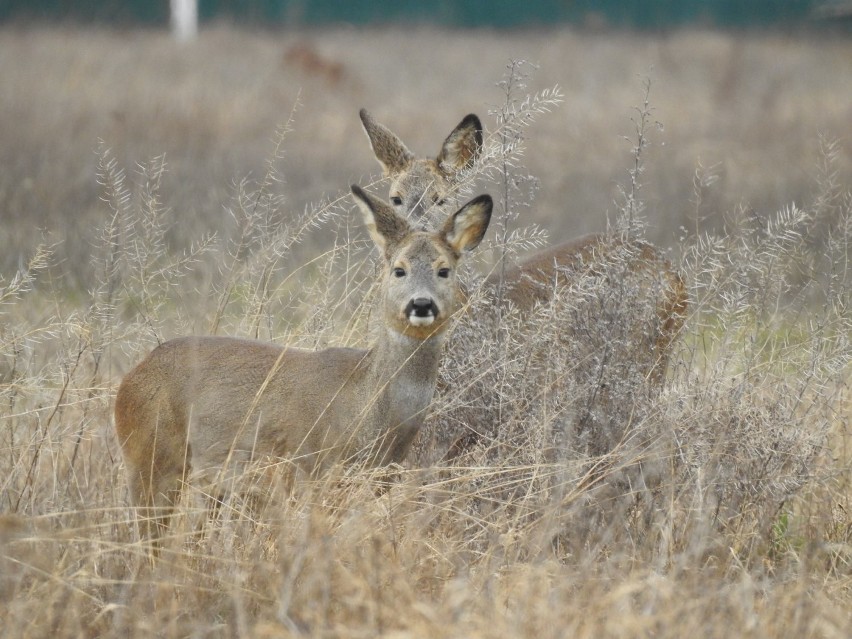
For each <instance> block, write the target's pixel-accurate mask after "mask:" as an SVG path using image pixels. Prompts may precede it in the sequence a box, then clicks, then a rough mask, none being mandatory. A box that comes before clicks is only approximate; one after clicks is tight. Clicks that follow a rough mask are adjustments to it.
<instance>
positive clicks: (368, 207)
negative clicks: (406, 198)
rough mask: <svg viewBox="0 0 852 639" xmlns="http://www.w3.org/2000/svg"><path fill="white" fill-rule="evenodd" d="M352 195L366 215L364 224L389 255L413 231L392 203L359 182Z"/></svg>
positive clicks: (379, 245) (384, 253)
mask: <svg viewBox="0 0 852 639" xmlns="http://www.w3.org/2000/svg"><path fill="white" fill-rule="evenodd" d="M351 188H352V195H354V196H355V203H356V204H357V205H358V208H360V209H361V214H362V215H363V216H364V224H365V225H366V226H367V230H368V231H369V232H370V237H372V238H373V242H375V243H376V246H378V247H379V250H380V251H382V254H383V255H384V256H385V257H387V256H389V255H390V254H391V252H392V251H393V247H394V246H396V245H397V244H398V243H399V242H400V241H401V240H402V239H403V238H404V237H405V236H406V235H408V234H409V233H411V227H410V226H409V224H408V222H406V221H405V219H404V218H402V217H400V216H399V215H397V214H396V212H395V211H394V210H393V208H392V207H391V205H390V204H388V203H387V202H385V201H384V200H380V199H379V198H377V197H375V196H373V195H370V194H369V193H367V192H366V191H365V190H364V189H362V188H361V187H360V186H358V185H357V184H353V185H352V187H351Z"/></svg>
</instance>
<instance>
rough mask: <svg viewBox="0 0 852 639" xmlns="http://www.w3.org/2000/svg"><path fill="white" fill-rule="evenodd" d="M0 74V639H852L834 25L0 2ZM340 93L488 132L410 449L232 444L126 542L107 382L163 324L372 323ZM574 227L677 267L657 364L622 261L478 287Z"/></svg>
mask: <svg viewBox="0 0 852 639" xmlns="http://www.w3.org/2000/svg"><path fill="white" fill-rule="evenodd" d="M0 78H2V81H0V167H2V171H0V636H2V637H16V638H17V637H22V638H23V637H57V638H63V637H104V638H107V637H123V638H126V637H137V636H160V637H230V636H240V637H379V636H388V637H395V638H400V639H402V638H404V637H501V638H502V637H537V638H539V639H544V638H549V637H554V638H555V637H576V638H578V639H579V638H583V637H590V638H591V637H594V638H602V637H613V638H615V637H617V638H622V637H672V638H675V637H677V638H682V637H685V636H693V637H719V638H722V637H725V638H727V637H754V638H763V637H766V638H773V639H775V638H781V637H789V638H791V639H793V638H796V639H799V638H803V637H814V638H816V637H820V638H822V637H825V638H834V637H837V638H842V637H848V636H850V632H852V612H850V611H852V450H850V446H852V439H850V437H852V434H850V426H849V417H850V409H852V404H850V399H849V389H848V381H849V373H850V359H852V342H850V336H852V268H851V267H850V263H849V258H850V254H852V251H850V249H852V195H850V188H849V185H850V181H852V139H850V137H849V136H850V133H852V131H850V123H851V122H852V40H849V39H848V37H847V38H843V37H840V36H832V35H821V36H817V35H814V34H779V33H758V34H726V33H719V32H711V31H674V32H671V33H667V34H657V35H640V34H630V33H579V32H575V31H570V30H553V31H524V32H497V31H488V30H481V31H473V32H454V31H438V30H432V29H426V28H416V29H415V28H412V29H404V28H402V27H397V28H388V29H383V30H380V29H375V30H366V31H365V30H354V29H342V28H341V29H334V30H328V31H307V32H294V31H284V32H274V31H266V32H248V31H241V30H237V29H234V28H231V27H226V26H215V27H211V28H209V29H208V30H206V31H204V32H203V33H202V36H201V38H200V40H199V41H198V42H197V43H195V44H193V45H191V46H179V45H176V44H175V43H173V42H171V40H170V39H169V38H168V36H167V35H166V34H165V33H160V32H156V31H144V30H141V31H107V30H82V29H72V28H46V27H34V26H28V27H20V28H13V27H9V26H7V27H4V28H3V29H2V30H0ZM360 107H366V108H368V109H369V110H370V111H371V112H372V113H373V115H374V116H375V117H376V118H377V119H378V120H379V121H381V122H383V123H385V124H387V125H388V126H389V127H390V128H392V129H393V130H394V131H396V132H397V133H398V134H399V135H400V137H402V139H403V140H405V141H406V143H407V144H408V145H409V147H410V148H411V149H412V150H414V151H416V152H417V153H418V154H426V153H437V151H438V149H439V147H440V144H441V142H442V141H443V139H444V137H445V136H446V135H447V134H448V133H449V132H450V130H451V129H452V127H453V126H454V125H455V124H457V123H458V122H459V120H461V118H462V117H463V116H464V115H465V114H466V113H469V112H475V113H478V114H479V115H480V116H481V117H482V119H483V122H484V124H485V128H486V136H485V139H486V153H485V154H484V156H483V157H482V158H481V160H480V161H479V162H478V163H477V165H476V166H475V167H474V170H473V171H472V174H471V176H470V180H469V181H468V183H466V184H465V185H464V188H463V191H464V194H465V195H468V194H477V193H481V192H489V193H491V194H492V195H493V196H494V198H495V201H496V202H497V208H496V212H495V218H494V222H493V223H492V230H491V231H489V238H488V242H487V246H485V247H484V249H483V250H480V251H479V252H478V254H477V257H476V263H475V264H474V265H473V267H472V268H470V269H469V270H468V272H467V273H466V274H465V277H466V279H467V283H468V286H469V289H470V292H471V294H470V299H469V300H468V303H467V305H466V312H465V313H464V314H463V315H462V316H460V317H459V318H458V320H457V325H456V328H455V329H454V332H453V334H452V336H451V338H450V339H449V340H448V344H447V349H446V354H445V361H444V365H443V368H442V372H441V384H440V386H439V391H438V393H437V396H436V399H435V401H434V403H433V407H432V409H431V414H430V417H429V419H428V421H427V424H426V426H425V428H424V431H423V433H422V436H421V439H420V441H419V442H418V443H417V445H416V447H415V449H414V450H413V452H412V454H411V456H410V458H409V459H408V460H407V461H406V464H405V465H404V466H402V467H399V468H396V469H393V472H392V473H390V479H389V473H388V472H387V471H386V470H382V471H381V472H377V471H372V470H370V469H367V468H360V467H340V468H336V469H335V470H334V471H333V472H332V473H331V474H330V475H327V476H325V477H322V478H319V479H315V480H310V479H307V478H299V477H297V480H296V482H295V483H292V482H291V478H292V477H291V473H290V472H289V462H288V460H281V459H260V460H258V461H257V464H256V465H255V467H253V468H252V469H250V472H247V473H246V474H245V475H244V476H243V477H240V478H238V479H237V482H236V483H237V485H235V486H233V487H231V489H230V490H228V491H227V493H225V497H224V499H223V501H222V503H221V504H219V506H218V508H217V509H216V510H215V511H214V512H212V513H211V512H210V511H209V509H208V506H209V501H210V499H209V497H208V496H206V495H204V494H203V491H202V489H201V488H200V487H199V486H197V485H194V484H192V482H190V484H189V485H188V486H186V487H185V490H184V495H183V500H182V502H181V506H180V508H179V512H178V514H177V516H176V518H175V521H174V522H173V525H172V527H171V528H170V529H169V534H168V536H167V537H166V539H165V540H164V543H163V548H162V550H161V552H160V555H159V557H158V558H157V559H152V558H151V555H150V553H149V549H148V548H147V547H146V544H145V543H144V542H143V541H140V539H139V537H138V535H137V532H136V527H135V523H136V522H135V515H134V512H133V510H132V509H131V508H130V507H129V501H128V492H127V488H126V485H125V481H124V472H123V471H124V469H123V464H122V460H121V453H120V447H119V445H118V442H117V441H116V437H115V435H114V433H113V430H112V416H111V410H112V402H113V398H114V394H115V389H116V387H117V385H118V382H119V381H120V379H121V376H122V375H123V374H124V373H125V372H127V370H129V369H130V367H131V366H132V365H133V364H134V363H135V362H137V361H138V360H139V359H140V358H141V357H143V356H144V354H145V353H147V352H148V351H149V350H151V349H152V348H153V347H154V346H156V344H157V343H159V342H162V341H164V340H166V339H168V338H170V337H174V336H177V335H185V334H220V335H237V336H244V337H256V338H260V339H265V340H271V341H274V342H277V343H281V344H293V345H298V346H302V347H306V348H321V347H324V346H329V345H352V346H363V345H364V344H366V343H367V342H368V340H369V334H370V322H371V317H372V316H371V309H372V305H373V297H374V294H375V287H374V286H373V284H374V282H375V278H376V268H375V261H374V259H373V257H372V256H371V251H370V248H371V247H370V245H369V242H368V240H367V239H366V235H365V234H364V233H363V229H362V228H361V225H360V220H359V216H358V215H356V214H355V212H354V210H353V208H354V207H353V203H352V201H351V198H349V197H348V196H347V195H346V193H347V192H348V185H349V184H351V183H358V184H361V185H363V186H370V187H371V188H372V190H373V191H374V192H376V193H380V194H382V195H386V191H384V190H383V189H385V186H384V185H383V184H382V183H381V182H380V180H379V176H378V171H377V169H378V166H377V164H376V163H375V160H374V159H373V157H372V154H371V152H370V148H369V145H368V142H367V139H366V137H365V136H364V134H363V132H362V131H361V129H360V122H359V120H358V109H359V108H360ZM589 231H604V232H607V233H609V234H611V235H612V236H614V237H617V236H618V235H619V234H629V235H631V236H639V237H644V238H647V239H648V240H650V241H652V242H653V243H655V244H656V245H658V246H660V247H662V248H664V249H665V250H667V251H668V255H669V256H670V258H671V260H672V262H673V264H674V265H675V266H676V267H677V268H678V269H679V271H680V272H681V273H682V274H683V276H684V278H685V281H686V283H687V287H688V290H689V294H690V306H689V309H688V312H687V317H686V323H685V325H684V329H683V331H682V334H681V335H680V336H679V338H678V340H677V342H676V344H675V347H674V351H673V353H672V357H671V361H670V363H669V370H668V375H667V379H666V380H665V384H664V387H663V388H658V387H656V386H653V385H649V384H648V383H647V380H646V379H644V377H643V375H642V369H641V367H639V366H637V365H636V353H635V346H636V345H635V340H634V338H635V335H636V331H637V327H642V326H645V325H647V323H648V321H649V317H650V316H651V314H653V313H654V312H655V309H654V308H653V305H649V304H648V300H647V296H646V295H645V292H644V291H643V290H641V289H638V290H634V289H632V288H630V287H629V286H624V285H623V282H624V281H625V279H624V278H623V277H622V275H623V273H624V271H623V270H622V269H624V268H625V267H626V266H625V265H626V264H627V263H628V262H627V261H625V260H624V259H622V260H619V259H615V260H613V261H612V262H609V263H606V264H604V265H601V266H600V268H597V269H594V270H593V271H591V272H589V273H586V274H584V275H583V276H582V277H578V278H577V279H576V281H573V282H572V283H571V285H570V286H568V287H566V288H565V289H563V290H562V291H561V292H560V294H558V295H555V296H554V299H553V300H552V303H551V304H547V305H542V306H541V307H539V308H538V309H536V312H535V313H532V314H531V315H530V316H526V317H521V316H520V315H519V314H518V313H517V311H516V309H513V308H511V307H510V306H505V305H501V304H502V302H501V300H499V299H498V300H494V299H493V298H490V297H489V296H488V295H487V294H486V293H484V292H483V291H481V290H480V289H479V287H478V284H479V283H480V282H481V281H482V277H483V275H484V274H486V273H488V272H489V271H490V270H491V269H494V268H497V266H496V265H497V264H499V260H500V259H507V260H513V259H515V257H516V256H517V255H520V254H523V253H524V252H526V251H530V250H535V248H537V247H539V246H542V245H545V244H547V243H550V242H555V241H559V240H562V239H567V238H569V237H571V236H574V235H578V234H581V233H585V232H589ZM494 305H498V306H499V308H500V309H501V311H500V312H499V313H497V314H496V319H495V314H494V313H493V312H489V309H490V308H491V307H493V306H494ZM566 335H567V336H569V337H570V339H567V340H566V339H565V336H566ZM555 345H558V347H555ZM318 383H320V382H318ZM472 432H475V433H476V434H477V437H476V438H475V439H473V438H471V439H468V440H466V441H469V442H470V443H469V445H467V446H465V447H463V449H461V450H460V451H457V452H459V454H457V455H455V456H453V457H452V458H446V457H444V456H443V455H444V453H445V452H446V450H447V448H448V447H449V446H450V444H452V442H454V441H456V440H458V439H459V438H465V437H466V436H468V435H470V434H471V433H472Z"/></svg>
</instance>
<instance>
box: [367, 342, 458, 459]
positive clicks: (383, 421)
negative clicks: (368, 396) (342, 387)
mask: <svg viewBox="0 0 852 639" xmlns="http://www.w3.org/2000/svg"><path fill="white" fill-rule="evenodd" d="M382 330H383V334H382V335H381V336H380V338H379V340H378V341H377V342H376V344H375V345H374V346H373V347H372V348H371V349H370V353H369V355H368V360H369V364H368V366H369V372H368V373H367V375H366V378H367V380H368V384H367V387H368V389H370V390H371V391H372V392H373V393H374V397H375V403H374V409H375V411H377V413H376V414H374V419H375V420H376V422H377V424H376V425H381V429H382V430H383V431H384V432H383V437H382V443H380V444H379V446H380V448H381V452H379V454H378V457H379V458H380V460H381V461H380V463H388V462H400V461H402V459H403V458H404V457H405V453H406V452H407V451H408V448H409V446H410V445H411V442H412V441H413V440H414V436H415V435H416V434H417V431H418V430H419V428H420V425H421V424H422V423H423V420H424V418H425V417H426V410H427V409H428V407H429V404H430V403H431V401H432V395H433V393H434V391H435V385H436V382H437V378H438V365H439V363H440V358H441V348H442V344H443V335H442V334H436V335H433V336H431V337H429V338H427V339H425V340H422V339H415V338H412V337H408V336H406V335H402V334H400V333H397V332H396V331H393V330H390V329H387V328H383V329H382Z"/></svg>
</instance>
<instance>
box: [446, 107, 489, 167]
mask: <svg viewBox="0 0 852 639" xmlns="http://www.w3.org/2000/svg"><path fill="white" fill-rule="evenodd" d="M481 151H482V122H481V121H480V120H479V118H478V117H476V115H474V114H473V113H470V114H468V115H466V116H465V117H464V119H463V120H462V121H461V122H459V124H458V126H457V127H456V128H455V129H453V131H452V133H450V134H449V135H448V136H447V139H446V140H444V145H443V146H442V147H441V152H440V153H439V154H438V158H437V159H436V162H437V163H438V166H439V167H440V169H441V170H442V171H443V172H444V174H445V175H447V176H449V177H455V174H456V173H458V172H459V171H461V170H462V169H466V168H469V167H470V166H471V165H472V164H473V162H474V160H476V158H477V157H478V156H479V153H480V152H481Z"/></svg>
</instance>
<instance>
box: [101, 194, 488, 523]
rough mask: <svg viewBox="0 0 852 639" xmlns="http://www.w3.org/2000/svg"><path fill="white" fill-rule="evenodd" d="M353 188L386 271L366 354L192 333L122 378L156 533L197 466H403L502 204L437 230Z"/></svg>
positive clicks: (123, 406) (136, 462)
mask: <svg viewBox="0 0 852 639" xmlns="http://www.w3.org/2000/svg"><path fill="white" fill-rule="evenodd" d="M352 192H353V194H354V195H355V200H356V202H357V204H358V206H359V208H360V209H361V211H362V213H363V215H364V220H365V224H366V226H367V228H368V230H369V232H370V235H371V236H372V238H373V241H374V242H375V244H376V246H377V247H378V248H379V250H380V251H381V253H382V256H383V258H384V264H385V268H384V275H383V280H382V288H381V291H382V292H381V313H380V320H379V321H380V325H379V326H378V327H377V330H376V334H377V336H376V337H375V340H374V342H373V344H372V346H370V348H368V349H366V350H363V349H355V348H329V349H325V350H321V351H308V350H303V349H297V348H284V347H281V346H278V345H276V344H270V343H264V342H259V341H251V340H244V339H234V338H229V337H186V338H179V339H174V340H171V341H168V342H166V343H164V344H162V345H160V346H158V347H157V348H155V349H154V350H153V351H152V352H151V353H150V354H149V355H148V357H147V358H145V360H143V361H142V362H141V363H140V364H139V365H138V366H136V368H134V369H133V370H132V371H130V372H129V373H128V374H127V375H126V376H125V377H124V379H123V380H122V382H121V385H120V386H119V389H118V394H117V396H116V402H115V429H116V432H117V434H118V438H119V441H120V442H121V447H122V450H123V454H124V460H125V464H126V466H127V473H128V480H129V486H130V493H131V497H132V499H133V503H134V504H135V505H136V506H137V507H139V508H140V509H148V510H149V511H150V512H148V513H147V514H148V517H147V519H146V521H147V525H146V531H145V534H146V535H147V536H149V537H157V536H159V534H160V533H161V532H162V529H163V528H165V527H166V526H167V525H168V520H169V517H170V515H171V512H172V510H173V509H174V507H175V504H176V502H177V501H178V498H179V496H180V492H181V486H182V483H183V482H184V481H185V480H186V478H187V476H188V473H189V471H190V469H192V470H193V471H199V472H202V473H210V472H213V473H215V474H217V475H218V476H220V477H221V473H222V472H234V469H237V470H238V469H239V468H240V467H241V465H243V464H244V463H245V462H247V461H250V460H251V459H256V458H257V457H259V456H267V455H270V456H277V457H290V458H293V459H295V460H297V461H298V462H299V464H300V465H301V466H302V467H303V468H304V469H305V470H307V471H308V472H311V473H319V472H321V471H322V470H324V469H326V468H327V467H328V466H330V465H331V464H333V463H335V462H337V461H353V460H362V461H364V462H365V463H367V464H369V465H383V464H388V463H392V462H400V461H402V460H403V459H404V458H405V455H406V452H407V451H408V449H409V446H410V445H411V442H412V439H413V438H414V436H415V434H416V433H417V431H418V429H419V428H420V425H421V423H422V421H423V418H424V416H425V413H426V409H427V408H428V406H429V403H430V401H431V400H432V394H433V392H434V389H435V384H436V377H437V372H438V362H439V359H440V356H441V348H442V338H443V335H444V333H445V331H446V329H447V326H448V324H449V323H450V321H451V317H452V315H453V313H454V312H455V311H456V309H457V307H458V305H459V302H460V300H459V283H458V280H457V278H456V266H457V264H458V262H459V260H460V259H461V258H462V256H463V254H464V253H465V252H467V251H470V250H472V249H474V248H475V247H476V246H477V245H478V244H479V243H480V241H481V240H482V237H483V235H484V234H485V231H486V229H487V227H488V222H489V220H490V216H491V209H492V201H491V198H490V197H489V196H487V195H482V196H479V197H477V198H475V199H473V200H472V201H470V202H469V203H468V204H466V205H465V206H463V207H462V208H461V209H459V210H458V211H457V212H456V213H455V214H454V215H452V216H451V217H449V218H448V219H447V220H446V222H445V223H444V224H443V225H442V226H441V228H440V230H438V231H435V232H427V231H422V230H414V229H413V228H412V227H411V226H410V225H409V223H408V222H407V221H406V220H405V219H404V218H402V217H401V216H399V215H398V214H396V213H395V212H394V210H393V209H392V208H391V207H390V206H389V205H388V204H387V203H385V202H383V201H381V200H379V199H377V198H375V197H373V196H370V195H369V194H367V193H366V192H364V191H363V190H361V189H360V188H358V187H357V186H353V187H352ZM150 509H154V510H150ZM152 523H155V525H156V528H155V529H152V527H151V525H152Z"/></svg>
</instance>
